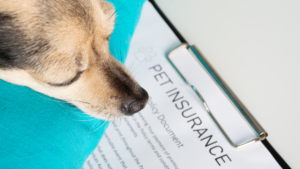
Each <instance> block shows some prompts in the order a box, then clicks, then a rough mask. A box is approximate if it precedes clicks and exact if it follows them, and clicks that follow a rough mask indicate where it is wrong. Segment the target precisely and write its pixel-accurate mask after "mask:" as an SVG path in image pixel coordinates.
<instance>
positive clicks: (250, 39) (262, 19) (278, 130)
mask: <svg viewBox="0 0 300 169" xmlns="http://www.w3.org/2000/svg"><path fill="white" fill-rule="evenodd" d="M156 2H157V4H158V5H159V7H160V8H161V9H162V10H163V12H164V13H165V14H166V15H167V17H168V18H169V19H170V21H171V22H172V23H173V24H174V26H175V27H176V28H177V29H178V30H179V32H180V33H181V34H182V35H183V36H184V38H185V39H186V40H187V41H188V42H189V44H191V45H196V47H197V48H198V49H199V50H200V52H201V53H202V54H203V56H204V57H205V58H206V59H207V60H208V61H209V62H210V64H211V65H212V66H213V67H214V68H215V70H216V71H217V72H218V74H219V75H220V76H221V77H222V79H223V80H224V81H225V82H226V83H227V84H228V85H229V87H230V88H231V89H232V90H233V92H234V93H235V94H236V95H237V96H238V97H239V99H240V100H241V101H242V102H243V103H244V105H245V106H246V107H247V108H248V109H249V110H250V112H252V114H253V115H254V116H255V118H256V119H257V120H258V121H259V122H260V123H261V124H262V126H263V127H264V128H265V130H266V131H267V132H268V133H269V137H268V141H269V142H270V143H271V144H272V146H273V147H274V148H275V149H276V150H277V152H278V153H279V154H280V155H281V156H282V157H283V159H284V160H285V161H286V162H287V163H288V164H289V166H290V167H292V168H300V162H299V160H298V157H299V152H300V143H299V141H300V136H299V133H300V132H299V129H300V122H299V119H300V1H299V0H294V1H291V0H263V1H261V0H252V1H239V0H229V1H224V0H209V1H208V0H156Z"/></svg>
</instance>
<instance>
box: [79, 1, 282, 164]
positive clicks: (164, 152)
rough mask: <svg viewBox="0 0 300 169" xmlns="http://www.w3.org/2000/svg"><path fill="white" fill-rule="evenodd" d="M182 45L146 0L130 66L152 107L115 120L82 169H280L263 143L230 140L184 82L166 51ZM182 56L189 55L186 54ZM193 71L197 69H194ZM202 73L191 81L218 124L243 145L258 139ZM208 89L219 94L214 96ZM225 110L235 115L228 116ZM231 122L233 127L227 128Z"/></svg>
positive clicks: (130, 53) (128, 62)
mask: <svg viewBox="0 0 300 169" xmlns="http://www.w3.org/2000/svg"><path fill="white" fill-rule="evenodd" d="M179 45H180V41H179V40H178V38H177V37H176V36H175V34H174V33H173V32H172V30H171V29H170V28H169V27H168V26H167V24H166V23H165V22H164V21H163V19H162V18H161V17H160V15H159V14H158V13H157V12H156V10H155V9H154V8H153V6H152V5H151V4H150V3H149V2H146V3H145V5H144V8H143V11H142V15H141V20H140V22H139V24H138V26H137V29H136V31H135V34H134V36H133V39H132V42H131V46H130V50H129V55H128V59H127V61H126V65H127V66H130V65H133V66H132V69H131V71H132V73H133V75H134V76H135V78H136V79H137V81H138V82H139V83H140V85H141V86H142V87H144V88H145V89H146V90H147V91H148V93H149V96H150V99H149V102H148V105H147V106H146V108H145V109H144V110H142V111H141V112H140V113H137V114H135V115H134V116H132V117H127V118H124V119H122V120H120V121H115V122H112V123H111V124H110V126H109V127H108V129H107V131H106V134H105V135H104V136H103V138H102V140H101V141H100V144H99V145H98V147H97V148H96V150H95V151H94V152H93V153H92V154H91V156H90V157H89V158H88V159H87V161H86V163H85V164H84V167H83V168H84V169H91V168H93V169H111V168H112V169H125V168H127V169H199V168H205V169H206V168H211V169H214V168H216V169H217V168H224V169H241V168H243V169H248V168H249V169H250V168H251V169H253V168H255V169H279V168H281V167H280V166H279V165H278V164H277V162H276V161H275V160H274V158H273V156H272V155H271V154H270V153H269V151H268V150H267V149H266V148H265V147H264V145H263V144H262V143H260V142H258V143H255V144H252V145H249V146H246V147H244V148H241V149H236V148H233V147H232V146H231V145H230V144H229V143H228V142H227V140H226V139H225V138H224V136H223V135H222V133H221V132H220V130H219V129H218V128H217V126H216V125H215V123H214V122H213V121H212V119H211V118H210V116H209V115H208V113H207V112H206V111H205V109H204V107H203V105H202V103H201V102H200V101H199V98H198V97H197V96H196V94H195V93H194V91H193V90H191V89H190V88H189V87H188V86H187V85H186V84H185V83H184V82H183V80H182V79H181V77H180V76H179V75H178V74H177V72H176V71H175V70H174V68H173V67H172V66H171V65H170V63H169V62H168V61H167V59H166V55H167V53H168V52H170V51H171V50H172V49H174V48H175V47H177V46H179ZM181 52H182V54H184V55H185V54H187V53H185V51H181ZM192 59H193V58H192ZM190 61H191V60H189V59H184V60H180V61H179V63H182V65H185V64H190ZM192 62H193V61H192ZM185 67H186V66H185ZM189 67H190V68H192V69H193V70H194V68H193V66H192V65H191V66H189ZM198 67H199V65H198ZM186 71H187V72H185V74H187V75H196V74H195V73H196V72H195V70H194V71H192V72H188V70H186ZM198 71H200V70H197V76H198V75H200V74H202V75H200V76H201V77H204V80H202V81H201V80H200V81H199V80H198V81H197V80H196V81H194V80H192V83H194V84H195V85H196V87H197V88H198V90H199V91H200V93H201V94H202V95H203V97H205V99H206V101H207V102H208V104H209V106H210V108H211V109H212V112H213V113H216V114H217V115H216V116H217V118H218V120H219V119H220V121H221V123H222V124H224V125H226V127H225V129H226V130H228V133H229V135H230V137H232V138H233V141H235V142H236V143H240V142H243V141H245V140H246V139H249V138H253V137H254V136H255V135H254V133H253V132H252V130H251V129H250V128H249V126H247V124H246V123H243V119H242V118H241V117H240V116H239V115H238V113H237V112H235V111H234V110H233V109H232V108H230V104H229V105H228V104H227V103H221V102H223V101H222V96H219V94H218V88H217V86H213V85H210V84H209V83H208V82H207V81H209V80H211V79H210V78H209V76H208V74H207V73H206V72H205V71H203V70H202V71H203V72H202V73H201V72H200V74H199V72H198ZM188 78H189V79H190V78H193V77H192V76H189V77H188ZM199 78H200V77H199ZM204 81H206V82H204ZM201 82H202V83H201ZM201 85H204V86H203V87H201ZM200 88H201V89H200ZM209 90H214V91H216V92H213V93H212V94H209V93H210V92H209ZM178 91H179V94H178V96H177V97H176V98H175V95H176V92H178ZM223 97H224V96H223ZM174 98H175V99H174ZM215 98H217V99H216V102H214V99H215ZM173 100H174V101H173ZM182 105H183V106H184V107H183V108H182ZM219 105H220V106H219ZM180 108H182V109H181V110H180ZM219 109H221V110H222V112H220V111H219ZM185 110H186V111H185ZM183 111H185V112H184V113H183ZM225 111H226V112H229V114H230V115H227V114H225ZM223 112H224V113H223ZM183 115H184V116H185V117H184V116H183ZM237 119H238V120H239V121H240V122H237V121H236V120H237ZM228 121H229V122H230V123H229V124H227V123H226V124H225V122H228ZM236 126H238V127H236ZM229 130H230V131H229ZM233 131H236V132H233ZM235 133H236V134H235Z"/></svg>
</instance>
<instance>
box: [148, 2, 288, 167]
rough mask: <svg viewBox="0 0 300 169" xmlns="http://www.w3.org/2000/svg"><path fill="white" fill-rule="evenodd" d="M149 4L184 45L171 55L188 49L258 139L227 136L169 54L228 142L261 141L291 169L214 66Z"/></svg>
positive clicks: (245, 143) (280, 163) (154, 4)
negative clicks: (236, 139)
mask: <svg viewBox="0 0 300 169" xmlns="http://www.w3.org/2000/svg"><path fill="white" fill-rule="evenodd" d="M149 2H150V3H151V4H152V5H153V6H154V8H155V9H156V10H157V12H158V13H159V14H160V16H161V17H162V18H163V19H164V21H165V22H166V23H167V25H168V26H169V27H170V28H171V30H172V31H173V32H174V34H175V35H176V36H177V37H178V39H179V40H180V41H181V43H182V45H180V46H179V47H177V48H175V49H173V50H172V51H171V52H170V53H172V52H174V51H176V50H177V49H178V48H182V47H184V48H187V49H188V50H189V51H190V53H191V54H192V55H194V57H195V58H197V59H198V61H199V62H200V63H201V64H202V66H204V67H205V69H206V70H207V72H208V73H209V74H210V75H211V77H212V78H213V79H214V81H215V83H216V84H218V86H219V87H220V88H221V89H222V90H223V92H224V93H225V94H226V96H227V97H228V99H229V100H230V102H232V104H233V105H234V106H235V107H236V108H237V109H238V110H239V112H240V114H241V115H242V116H243V117H244V119H245V120H246V121H247V122H248V123H249V125H250V126H251V127H252V128H253V129H254V131H255V132H256V134H257V137H256V138H255V139H252V140H249V141H246V142H244V143H242V144H235V143H234V142H233V141H232V140H231V138H230V137H229V136H228V135H227V133H226V131H225V130H224V129H223V128H222V126H221V125H220V124H219V122H218V121H217V119H216V118H215V117H214V114H213V112H211V111H210V109H209V105H208V104H207V103H206V101H205V98H203V97H202V95H201V93H199V91H198V90H197V89H196V88H195V87H194V86H193V85H192V84H190V83H189V82H188V81H187V80H186V79H185V77H184V76H183V75H182V74H181V72H180V70H179V69H178V68H177V67H176V65H174V64H173V62H172V61H171V59H170V53H169V54H168V56H167V59H168V60H169V62H170V63H171V65H172V66H173V68H174V69H175V70H176V71H177V73H178V74H179V75H180V77H181V78H182V79H183V81H184V82H185V83H186V84H187V85H188V86H190V87H191V88H192V89H193V90H194V92H195V93H196V95H197V96H198V98H199V101H201V102H202V103H203V105H204V107H205V109H206V111H207V112H208V113H209V115H210V116H211V118H212V119H213V121H214V122H215V123H216V125H217V126H218V128H219V129H220V130H221V132H222V133H223V135H224V137H225V138H226V139H227V140H228V142H229V143H230V144H231V145H232V146H233V147H235V148H241V147H244V146H247V145H249V144H251V143H254V142H257V141H261V142H262V143H263V144H264V146H265V147H266V148H267V149H268V151H269V152H270V153H271V154H272V156H273V157H274V158H275V160H276V161H277V162H278V164H279V165H280V166H281V167H282V168H284V169H290V167H289V166H288V164H287V163H286V162H285V161H284V160H283V158H282V157H281V156H280V155H279V154H278V153H277V152H276V150H275V149H274V148H273V147H272V145H271V144H270V143H269V142H268V141H267V139H266V137H267V136H268V133H267V132H266V131H265V130H264V129H263V127H262V126H261V125H260V124H259V123H258V122H257V120H256V119H255V118H254V117H253V116H252V115H251V113H250V112H249V110H248V109H247V108H246V107H245V106H244V105H243V103H242V102H241V101H240V100H239V99H238V98H237V97H236V95H235V94H234V93H233V92H232V90H231V89H230V88H229V87H228V85H227V84H226V83H225V82H224V81H223V80H222V78H221V77H220V76H219V75H218V73H217V72H216V71H215V70H214V69H213V68H212V66H211V65H210V64H209V63H208V62H207V60H206V59H205V58H204V57H202V56H201V55H200V54H199V53H200V52H199V51H198V50H197V48H196V47H195V46H190V45H188V43H187V41H186V40H185V39H184V37H183V36H182V35H181V34H180V33H179V31H178V30H177V29H176V28H175V27H174V26H173V24H172V23H171V22H170V21H169V20H168V18H167V17H166V16H165V15H164V13H163V12H162V10H161V9H160V8H159V7H158V5H157V4H156V3H155V1H154V0H149Z"/></svg>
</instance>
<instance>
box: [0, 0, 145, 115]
mask: <svg viewBox="0 0 300 169" xmlns="http://www.w3.org/2000/svg"><path fill="white" fill-rule="evenodd" d="M114 23H115V9H114V7H113V6H112V5H111V4H110V3H108V2H106V1H104V0H49V1H48V0H22V1H19V0H10V1H1V2H0V69H1V71H0V78H2V79H4V80H7V81H10V82H13V83H16V84H20V85H26V86H28V87H30V88H32V89H34V90H37V91H39V92H42V93H44V94H47V95H49V96H52V97H55V98H58V99H61V100H65V101H67V102H69V103H72V104H74V105H75V106H77V107H78V108H80V109H81V110H83V111H84V112H86V113H87V114H90V115H92V116H95V117H98V118H102V119H109V118H116V117H120V116H123V115H131V114H133V113H135V112H138V111H139V110H141V109H142V108H144V107H145V105H146V102H147V100H148V94H147V92H146V91H145V90H144V89H143V88H141V87H140V86H139V85H138V83H137V82H136V81H135V80H134V79H133V77H132V76H131V75H130V73H129V72H128V71H127V70H126V69H125V68H124V66H123V65H122V64H121V63H119V62H118V61H117V60H116V59H114V58H113V56H112V55H111V54H110V52H109V37H110V34H111V33H112V31H113V29H114Z"/></svg>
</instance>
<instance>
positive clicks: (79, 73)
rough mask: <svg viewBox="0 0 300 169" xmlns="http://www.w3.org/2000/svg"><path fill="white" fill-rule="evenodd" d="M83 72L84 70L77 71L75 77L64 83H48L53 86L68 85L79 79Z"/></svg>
mask: <svg viewBox="0 0 300 169" xmlns="http://www.w3.org/2000/svg"><path fill="white" fill-rule="evenodd" d="M82 73H83V71H80V72H77V74H76V76H75V77H74V78H73V79H71V80H69V81H66V82H63V83H48V84H49V85H51V86H55V87H62V86H68V85H70V84H72V83H74V82H75V81H76V80H78V79H79V78H80V75H81V74H82Z"/></svg>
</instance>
